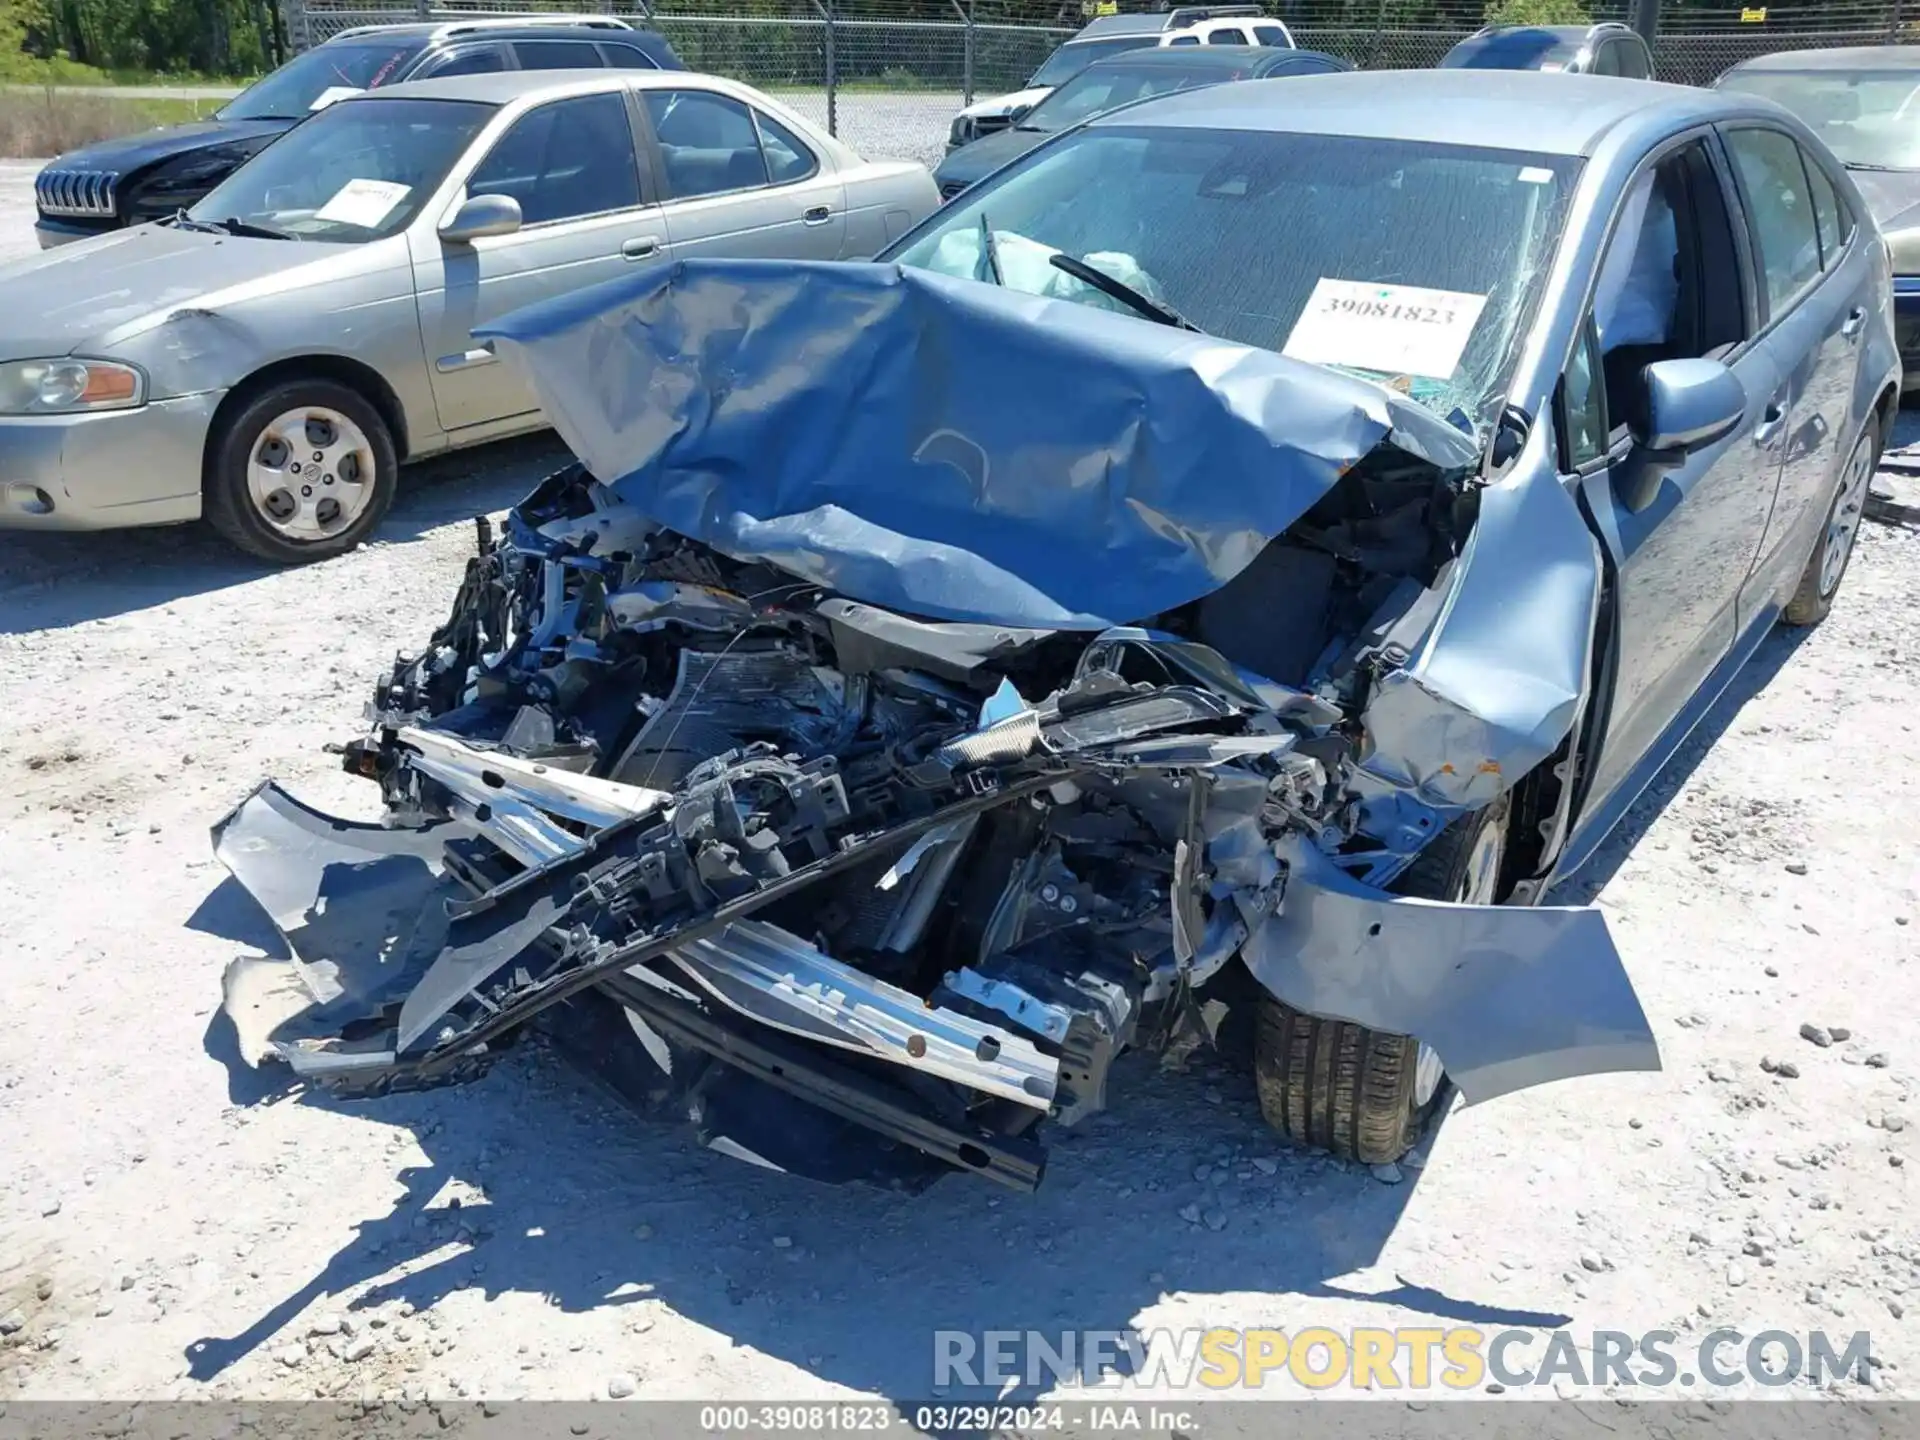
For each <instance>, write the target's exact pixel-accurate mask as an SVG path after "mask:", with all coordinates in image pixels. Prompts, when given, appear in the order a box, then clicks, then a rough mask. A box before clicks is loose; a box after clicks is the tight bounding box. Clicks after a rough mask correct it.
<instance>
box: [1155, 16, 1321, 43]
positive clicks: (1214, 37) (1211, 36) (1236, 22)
mask: <svg viewBox="0 0 1920 1440" xmlns="http://www.w3.org/2000/svg"><path fill="white" fill-rule="evenodd" d="M1160 44H1161V45H1162V46H1167V45H1272V46H1276V47H1278V48H1280V49H1282V50H1298V49H1299V48H1300V47H1299V46H1298V45H1295V44H1294V43H1293V32H1292V31H1291V30H1289V29H1287V27H1286V26H1285V25H1283V24H1281V23H1280V22H1279V21H1278V20H1269V19H1267V18H1265V17H1264V16H1261V17H1258V18H1254V19H1231V20H1202V21H1200V22H1198V23H1197V24H1193V25H1186V26H1183V27H1181V28H1180V29H1178V30H1169V31H1168V32H1167V33H1166V34H1164V35H1162V36H1161V37H1160Z"/></svg>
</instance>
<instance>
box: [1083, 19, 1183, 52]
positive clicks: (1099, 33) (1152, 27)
mask: <svg viewBox="0 0 1920 1440" xmlns="http://www.w3.org/2000/svg"><path fill="white" fill-rule="evenodd" d="M1166 28H1167V17H1166V16H1165V15H1102V16H1101V17H1100V18H1099V19H1097V20H1089V21H1088V22H1087V23H1086V24H1085V25H1084V26H1083V27H1081V29H1080V30H1079V31H1078V32H1077V33H1075V34H1074V35H1072V36H1071V37H1069V38H1068V40H1067V42H1066V43H1067V44H1069V45H1071V44H1073V42H1074V41H1075V40H1108V39H1111V38H1112V37H1114V36H1115V35H1158V34H1159V33H1160V32H1161V31H1162V30H1164V29H1166Z"/></svg>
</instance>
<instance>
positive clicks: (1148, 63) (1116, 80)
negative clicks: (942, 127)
mask: <svg viewBox="0 0 1920 1440" xmlns="http://www.w3.org/2000/svg"><path fill="white" fill-rule="evenodd" d="M1352 68H1353V67H1352V66H1351V65H1349V64H1348V63H1347V62H1346V61H1344V60H1340V59H1336V58H1335V57H1334V56H1332V55H1322V54H1321V53H1320V52H1319V51H1317V50H1290V49H1282V48H1272V47H1261V46H1255V45H1209V46H1206V47H1204V48H1202V47H1197V46H1182V47H1180V48H1178V49H1173V48H1166V47H1162V48H1156V49H1152V50H1136V51H1131V52H1129V53H1127V54H1124V55H1116V56H1114V57H1113V58H1112V59H1110V60H1096V61H1095V62H1094V63H1093V64H1091V65H1089V66H1088V67H1087V68H1086V69H1085V70H1082V71H1081V72H1080V73H1079V74H1078V75H1076V76H1074V77H1073V79H1071V80H1069V81H1067V83H1066V84H1064V85H1062V86H1061V87H1060V88H1059V89H1058V90H1055V91H1053V92H1052V93H1051V94H1049V95H1048V96H1047V97H1046V98H1045V99H1044V100H1042V101H1041V102H1040V103H1039V104H1038V105H1035V106H1034V107H1033V109H1031V110H1029V111H1028V112H1027V113H1026V114H1025V115H1024V116H1022V117H1021V119H1020V121H1019V122H1018V123H1017V124H1015V125H1014V126H1013V127H1012V128H1011V129H1008V130H1002V131H999V132H998V133H997V134H993V135H988V136H986V137H984V138H983V139H979V140H976V141H974V142H973V143H972V144H971V145H963V146H962V147H961V148H960V149H958V150H951V151H949V152H947V157H946V159H944V160H942V161H941V162H940V164H939V166H938V167H937V168H936V169H935V170H934V172H933V180H934V183H935V184H936V185H938V186H939V187H940V198H941V199H943V200H950V199H952V198H953V197H954V196H955V195H958V194H959V193H960V192H961V191H963V190H965V189H966V188H967V187H968V186H969V185H972V184H975V183H977V182H978V181H979V180H981V179H982V178H984V177H985V176H987V175H990V174H992V173H993V172H994V171H995V170H998V169H999V168H1000V167H1001V166H1002V165H1005V164H1006V163H1007V162H1008V161H1010V160H1014V159H1017V158H1018V157H1020V156H1022V155H1024V154H1026V153H1027V151H1029V150H1031V149H1033V147H1034V146H1036V145H1039V144H1041V143H1042V142H1043V141H1045V140H1046V139H1047V138H1048V137H1049V136H1053V135H1058V134H1059V133H1060V132H1061V131H1063V130H1069V129H1072V128H1073V127H1074V126H1075V125H1078V124H1079V123H1080V122H1081V121H1082V120H1086V119H1089V118H1091V117H1092V116H1095V115H1099V114H1103V113H1105V112H1106V111H1108V110H1112V109H1115V108H1117V107H1119V106H1121V105H1131V104H1133V103H1134V102H1135V101H1139V100H1146V99H1150V98H1152V97H1153V96H1155V95H1169V94H1172V93H1173V92H1174V91H1176V90H1190V89H1194V88H1196V87H1198V86H1201V85H1219V84H1222V83H1224V82H1226V81H1231V80H1260V79H1265V78H1268V77H1279V76H1287V75H1329V74H1333V73H1335V72H1337V71H1341V70H1351V69H1352Z"/></svg>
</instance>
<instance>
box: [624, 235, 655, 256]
mask: <svg viewBox="0 0 1920 1440" xmlns="http://www.w3.org/2000/svg"><path fill="white" fill-rule="evenodd" d="M659 253H660V237H659V236H658V235H636V236H634V237H633V238H632V239H631V240H622V241H621V242H620V254H621V255H622V256H623V257H625V258H626V259H628V260H645V259H647V258H648V257H649V256H653V255H658V254H659Z"/></svg>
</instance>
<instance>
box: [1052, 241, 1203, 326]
mask: <svg viewBox="0 0 1920 1440" xmlns="http://www.w3.org/2000/svg"><path fill="white" fill-rule="evenodd" d="M1047 263H1048V264H1049V265H1051V266H1053V268H1054V269H1056V270H1064V271H1066V272H1067V274H1069V275H1071V276H1073V278H1074V279H1076V280H1079V281H1081V282H1082V283H1084V284H1087V285H1091V286H1092V287H1093V288H1094V289H1096V290H1098V291H1099V292H1100V293H1101V294H1102V295H1106V296H1110V297H1111V298H1113V299H1115V300H1118V301H1119V302H1120V303H1121V304H1122V305H1125V306H1127V307H1128V308H1129V309H1131V310H1133V311H1136V312H1137V313H1139V314H1141V315H1144V316H1145V317H1146V318H1147V319H1149V320H1154V321H1157V322H1159V323H1160V324H1162V325H1171V326H1173V327H1174V328H1175V329H1179V330H1191V331H1193V333H1194V334H1196V335H1199V334H1203V333H1205V332H1203V331H1202V330H1201V329H1200V327H1199V326H1198V325H1196V324H1194V323H1193V322H1192V321H1191V320H1189V319H1187V317H1186V316H1184V315H1182V314H1181V313H1180V312H1179V311H1178V310H1175V309H1173V308H1172V307H1171V306H1168V305H1162V304H1160V303H1159V302H1157V301H1154V300H1149V299H1148V298H1147V297H1146V296H1144V295H1142V294H1141V293H1140V292H1139V291H1138V290H1136V289H1134V288H1133V287H1132V286H1131V285H1129V284H1127V283H1126V281H1124V280H1116V279H1114V278H1113V276H1111V275H1109V274H1107V272H1106V271H1104V270H1096V269H1094V268H1093V266H1091V265H1089V264H1087V262H1086V261H1084V260H1082V259H1080V258H1079V257H1078V256H1075V255H1069V254H1067V253H1066V252H1065V251H1064V250H1056V251H1054V252H1053V254H1051V255H1049V256H1048V257H1047Z"/></svg>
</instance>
